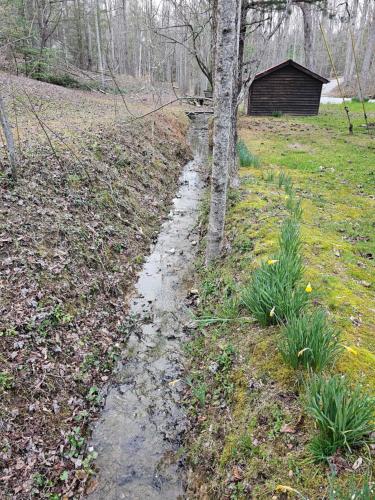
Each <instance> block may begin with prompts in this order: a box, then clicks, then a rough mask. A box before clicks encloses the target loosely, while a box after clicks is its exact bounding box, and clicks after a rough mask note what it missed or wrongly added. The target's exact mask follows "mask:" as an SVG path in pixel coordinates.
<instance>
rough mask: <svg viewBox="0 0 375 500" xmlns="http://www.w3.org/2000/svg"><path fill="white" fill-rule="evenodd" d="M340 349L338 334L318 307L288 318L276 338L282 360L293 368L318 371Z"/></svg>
mask: <svg viewBox="0 0 375 500" xmlns="http://www.w3.org/2000/svg"><path fill="white" fill-rule="evenodd" d="M310 288H311V287H310ZM306 289H307V287H306ZM341 350H342V346H341V345H340V339H339V334H338V332H336V331H335V329H334V328H333V327H332V326H331V325H330V324H329V321H328V318H327V314H326V313H325V312H324V311H323V310H322V309H317V310H314V311H312V312H309V313H305V314H303V315H301V316H299V317H294V318H291V319H289V321H288V323H287V324H286V325H285V326H284V328H283V329H282V332H281V339H280V341H279V351H280V352H281V355H282V356H283V359H284V360H285V361H286V362H287V363H288V364H289V365H290V366H292V367H293V368H294V369H297V368H305V369H308V370H313V371H322V370H324V368H326V367H328V366H331V365H332V364H333V363H334V361H335V360H336V359H337V356H338V355H339V353H340V352H341Z"/></svg>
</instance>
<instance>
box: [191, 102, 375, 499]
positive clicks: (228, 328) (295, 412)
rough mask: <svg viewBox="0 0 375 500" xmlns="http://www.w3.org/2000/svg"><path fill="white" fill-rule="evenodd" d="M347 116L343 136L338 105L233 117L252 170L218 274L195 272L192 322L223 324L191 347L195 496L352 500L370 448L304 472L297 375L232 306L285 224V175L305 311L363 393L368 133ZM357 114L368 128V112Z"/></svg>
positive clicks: (372, 360)
mask: <svg viewBox="0 0 375 500" xmlns="http://www.w3.org/2000/svg"><path fill="white" fill-rule="evenodd" d="M349 106H350V112H351V116H352V120H353V123H354V135H349V134H348V131H347V122H346V117H345V113H344V111H343V110H342V108H341V106H337V105H326V106H323V107H322V109H321V113H320V115H319V116H317V117H301V118H296V117H281V118H256V117H242V118H241V120H240V136H241V138H242V139H243V141H244V142H245V144H246V145H247V147H248V148H249V150H250V151H251V153H253V154H255V155H257V156H258V157H259V159H260V166H259V167H256V168H251V167H250V168H242V169H241V178H242V184H241V190H240V194H239V195H238V194H237V193H235V194H232V195H231V206H230V208H229V212H228V219H227V228H226V235H227V239H228V244H227V247H228V248H229V249H230V251H229V252H228V254H227V256H226V257H225V259H223V261H222V263H221V265H220V266H217V267H215V269H211V270H209V271H205V270H203V268H202V270H201V280H202V281H201V287H200V306H199V309H200V311H199V314H200V315H201V317H210V318H215V317H225V318H227V319H228V318H232V320H230V321H221V322H213V323H212V322H211V324H208V323H209V322H207V323H206V324H204V323H202V326H201V328H200V329H199V332H198V333H197V335H196V337H195V338H194V339H193V340H192V342H191V343H190V344H189V346H188V351H189V353H190V354H191V357H192V367H191V379H190V384H191V387H192V389H191V412H192V415H193V416H194V418H195V419H196V423H197V425H196V427H195V430H194V431H193V433H192V441H191V443H192V444H191V448H190V461H191V464H192V469H193V471H194V474H193V475H192V479H191V481H190V489H191V492H192V495H194V494H195V495H202V494H206V495H208V497H209V498H249V497H250V498H257V499H258V498H285V495H290V496H291V497H293V496H296V497H298V496H299V497H300V498H302V497H307V498H314V499H315V498H327V496H328V495H331V496H330V498H337V499H339V498H340V499H342V498H351V494H352V492H353V491H354V489H355V488H360V487H361V485H362V484H363V483H364V482H366V480H367V479H366V478H368V477H369V476H370V475H371V468H372V465H371V453H373V450H372V451H371V450H370V449H367V448H363V449H356V450H353V452H352V453H348V452H345V451H344V450H342V451H340V452H338V453H337V454H336V455H335V456H334V457H333V458H332V459H331V460H330V461H329V463H320V464H316V463H313V462H312V459H311V455H310V453H309V450H308V444H309V442H310V440H311V438H312V436H314V435H315V433H316V430H315V427H314V422H313V421H312V420H310V418H309V417H308V416H307V415H306V414H305V412H304V410H303V397H304V388H303V380H302V374H301V373H298V372H297V373H296V372H295V371H293V370H292V369H291V368H289V367H288V366H287V365H286V364H285V363H284V362H283V360H282V358H281V355H280V354H279V352H278V349H277V340H278V336H279V328H278V327H260V326H257V325H254V324H253V323H252V322H251V320H250V319H248V320H244V319H242V320H241V321H238V315H240V316H242V317H243V316H246V314H245V313H244V312H243V311H241V308H240V309H238V304H237V301H238V296H239V294H240V291H241V288H242V287H243V285H244V284H245V283H246V282H248V280H249V278H250V276H251V273H252V271H253V270H254V269H256V268H257V267H258V266H259V264H260V262H262V261H264V260H265V259H270V258H272V256H273V255H274V254H275V250H276V248H277V245H278V237H279V233H280V225H281V223H282V221H283V220H284V219H285V217H286V209H285V205H286V201H287V196H286V194H285V191H284V189H282V188H281V187H279V184H278V179H279V174H280V171H284V172H285V173H286V174H288V175H289V176H290V177H291V178H292V181H293V184H294V189H295V191H296V193H297V195H298V197H299V199H300V200H301V202H302V208H303V215H302V220H301V239H302V254H303V262H304V279H305V282H306V284H307V283H311V286H312V289H313V291H312V294H311V295H312V303H313V304H314V305H316V306H321V307H322V308H324V309H325V310H326V311H327V313H328V317H329V321H330V323H331V324H332V325H333V326H334V327H335V328H336V329H337V330H338V331H340V333H341V343H342V345H343V346H345V347H343V353H342V354H341V355H340V357H339V360H338V362H337V363H336V365H335V367H334V368H333V369H332V371H333V372H339V373H345V374H347V376H348V378H349V380H351V381H353V382H359V383H360V384H361V385H362V387H363V390H364V391H366V392H370V393H371V392H372V393H374V387H375V354H374V352H375V338H374V334H375V302H374V291H375V286H374V267H375V260H374V256H375V230H374V229H375V210H374V208H375V207H374V205H375V136H374V135H372V136H371V135H369V134H367V133H366V131H365V129H364V128H363V127H361V125H362V124H363V116H362V114H361V107H360V104H358V103H352V104H350V105H349ZM367 107H368V115H369V121H370V122H374V121H375V106H374V104H368V105H367ZM373 134H374V133H373ZM218 303H219V306H218V305H217V304H218ZM238 311H239V312H238ZM247 315H248V314H247ZM358 464H359V465H358ZM207 478H209V479H207ZM288 488H289V489H288ZM290 488H292V489H294V490H296V491H292V490H290ZM297 492H298V493H297ZM335 492H336V493H335ZM301 495H303V496H301ZM346 495H347V496H346ZM353 498H371V494H370V493H369V494H368V496H366V495H364V496H361V497H353Z"/></svg>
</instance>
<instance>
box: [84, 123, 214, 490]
mask: <svg viewBox="0 0 375 500" xmlns="http://www.w3.org/2000/svg"><path fill="white" fill-rule="evenodd" d="M190 118H191V121H192V126H191V129H190V143H191V145H192V149H193V153H194V158H195V159H194V160H193V161H191V162H189V163H188V164H187V165H186V166H185V168H184V170H183V173H182V176H181V179H180V187H179V190H178V193H177V195H176V198H175V199H174V201H173V208H172V210H171V213H170V215H169V218H168V220H167V221H166V222H165V223H164V224H163V226H162V228H161V232H160V234H159V237H158V240H157V242H156V244H155V246H154V247H153V248H152V253H151V254H150V256H149V257H148V258H147V260H146V262H145V265H144V267H143V270H142V272H141V274H140V276H139V279H138V282H137V285H136V297H135V298H134V299H133V301H132V303H131V306H130V314H129V318H128V322H129V325H130V328H131V335H130V338H129V343H128V346H127V349H126V352H125V353H124V359H123V361H122V362H121V366H120V368H119V371H118V376H117V380H118V381H119V382H118V384H117V385H116V386H114V387H113V388H112V389H111V390H110V391H109V394H108V397H107V400H106V405H105V408H104V411H103V414H102V418H101V419H100V421H99V422H98V424H97V426H96V428H95V430H94V434H93V442H92V445H93V446H94V449H95V450H96V451H97V452H98V459H97V466H98V468H99V474H98V482H99V484H98V488H97V489H96V491H95V492H94V493H93V494H91V495H90V499H91V498H92V499H122V498H126V499H132V500H137V499H163V500H168V499H177V498H182V497H183V495H184V488H183V483H184V481H183V477H184V476H183V468H182V467H181V465H182V461H183V457H182V455H181V453H180V452H179V448H180V444H181V438H182V435H183V432H184V429H185V428H186V424H187V421H186V416H185V412H184V408H183V406H182V404H181V395H182V390H183V388H184V381H183V354H182V343H183V341H184V339H185V338H186V335H187V333H186V332H187V330H188V328H189V325H190V324H191V314H189V310H188V307H187V305H186V296H187V294H188V291H189V288H190V287H191V285H192V283H191V282H190V280H191V274H192V269H193V264H194V259H195V256H196V252H197V234H196V230H195V227H196V222H197V217H198V210H199V202H200V200H201V197H202V194H203V191H204V182H203V180H202V170H203V169H202V165H203V164H204V161H205V160H206V159H207V152H208V140H207V115H204V114H199V115H193V116H191V117H190Z"/></svg>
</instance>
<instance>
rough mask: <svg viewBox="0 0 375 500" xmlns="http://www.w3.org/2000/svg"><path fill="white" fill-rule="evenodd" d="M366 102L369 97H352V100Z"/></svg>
mask: <svg viewBox="0 0 375 500" xmlns="http://www.w3.org/2000/svg"><path fill="white" fill-rule="evenodd" d="M362 100H363V102H368V101H369V100H370V98H369V97H364V98H363V99H361V98H360V97H352V102H362Z"/></svg>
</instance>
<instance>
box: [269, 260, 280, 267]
mask: <svg viewBox="0 0 375 500" xmlns="http://www.w3.org/2000/svg"><path fill="white" fill-rule="evenodd" d="M276 262H279V261H278V260H276V259H268V260H267V264H268V265H269V266H272V265H273V264H276Z"/></svg>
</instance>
